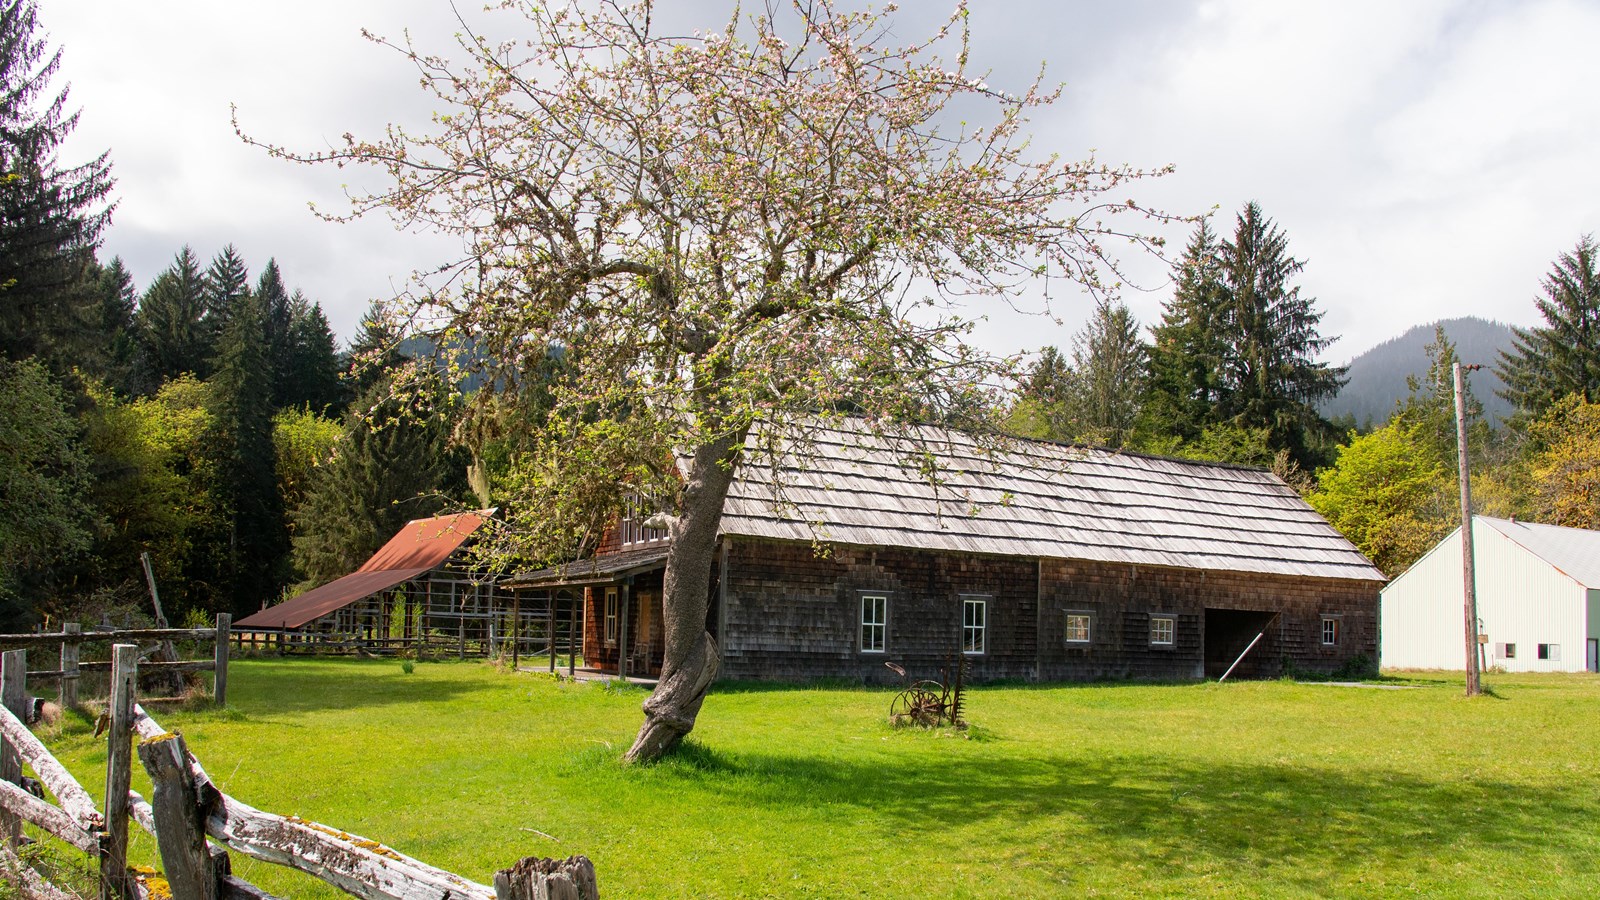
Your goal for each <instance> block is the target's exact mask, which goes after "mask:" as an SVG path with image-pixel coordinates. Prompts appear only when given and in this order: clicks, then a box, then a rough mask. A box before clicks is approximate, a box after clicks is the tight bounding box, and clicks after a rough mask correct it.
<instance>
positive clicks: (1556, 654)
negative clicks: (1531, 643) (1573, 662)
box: [1539, 644, 1561, 662]
mask: <svg viewBox="0 0 1600 900" xmlns="http://www.w3.org/2000/svg"><path fill="white" fill-rule="evenodd" d="M1539 658H1540V659H1547V660H1550V661H1551V662H1560V661H1561V645H1560V644H1540V645H1539Z"/></svg>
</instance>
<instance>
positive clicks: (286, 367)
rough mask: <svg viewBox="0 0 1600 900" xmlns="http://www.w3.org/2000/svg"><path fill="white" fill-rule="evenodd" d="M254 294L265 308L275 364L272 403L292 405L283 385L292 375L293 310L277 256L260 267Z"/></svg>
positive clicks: (269, 353)
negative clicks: (285, 394)
mask: <svg viewBox="0 0 1600 900" xmlns="http://www.w3.org/2000/svg"><path fill="white" fill-rule="evenodd" d="M255 295H256V297H257V298H258V300H259V301H260V303H261V306H262V308H263V309H264V310H265V311H266V341H267V359H268V361H269V362H270V364H271V366H272V385H273V389H272V390H273V392H272V405H273V406H275V407H278V408H280V409H281V408H283V407H285V406H290V405H292V404H291V403H289V402H288V401H287V400H285V398H284V388H285V385H286V384H288V382H289V381H290V379H291V378H292V373H291V372H290V366H291V365H292V363H291V360H290V357H291V347H290V330H291V328H292V326H293V321H292V320H293V311H292V310H291V308H290V304H289V292H288V290H287V289H285V288H284V285H283V273H282V272H281V271H279V269H278V261H277V260H276V259H269V260H267V266H266V268H264V269H262V270H261V277H260V278H258V279H256V289H255Z"/></svg>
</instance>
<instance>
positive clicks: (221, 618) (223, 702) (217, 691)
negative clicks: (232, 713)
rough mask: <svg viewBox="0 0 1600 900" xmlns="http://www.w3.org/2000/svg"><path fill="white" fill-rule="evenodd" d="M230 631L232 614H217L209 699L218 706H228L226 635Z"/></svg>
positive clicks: (231, 628)
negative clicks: (214, 657) (214, 653)
mask: <svg viewBox="0 0 1600 900" xmlns="http://www.w3.org/2000/svg"><path fill="white" fill-rule="evenodd" d="M232 630H233V613H217V649H216V664H217V672H216V679H215V680H213V681H212V683H211V698H212V700H213V701H215V702H216V704H217V705H218V706H227V705H228V646H229V644H228V634H229V632H231V631H232Z"/></svg>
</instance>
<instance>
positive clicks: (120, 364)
mask: <svg viewBox="0 0 1600 900" xmlns="http://www.w3.org/2000/svg"><path fill="white" fill-rule="evenodd" d="M90 275H91V276H92V277H93V279H94V296H95V315H94V319H93V323H92V324H93V326H94V330H95V331H96V332H97V333H98V334H99V335H100V337H101V340H100V341H98V342H97V344H98V346H97V347H96V351H97V352H95V353H93V354H92V355H90V356H87V357H85V358H83V360H82V363H83V365H84V368H86V369H88V370H89V371H90V373H91V374H93V375H96V376H98V377H100V378H101V379H102V380H104V381H105V382H106V383H107V384H108V385H110V386H111V387H112V388H114V389H115V390H117V391H119V392H121V393H124V394H127V393H131V392H132V390H133V387H134V380H135V377H136V376H135V373H136V368H137V362H138V353H139V343H138V340H137V339H136V337H135V335H134V312H135V310H136V309H137V308H138V295H137V293H136V292H135V291H134V287H133V276H132V275H130V274H128V269H127V267H126V266H124V265H123V264H122V257H120V256H114V257H112V258H111V262H110V263H109V264H107V265H104V266H102V265H100V264H98V263H96V264H95V265H94V266H93V267H92V268H91V270H90Z"/></svg>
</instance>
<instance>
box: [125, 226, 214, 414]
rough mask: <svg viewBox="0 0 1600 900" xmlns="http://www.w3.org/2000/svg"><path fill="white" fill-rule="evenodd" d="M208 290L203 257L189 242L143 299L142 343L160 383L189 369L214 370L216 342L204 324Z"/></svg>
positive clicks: (199, 372) (193, 371)
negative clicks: (205, 281) (196, 252)
mask: <svg viewBox="0 0 1600 900" xmlns="http://www.w3.org/2000/svg"><path fill="white" fill-rule="evenodd" d="M204 291H205V285H204V281H203V277H202V276H201V274H200V261H199V260H197V259H195V255H194V251H193V250H191V249H189V248H188V247H187V246H185V247H184V248H183V249H182V250H179V251H178V254H177V255H176V256H175V257H173V260H172V265H171V266H169V267H168V268H167V269H166V270H165V271H163V272H162V273H161V274H160V275H157V276H156V279H155V281H153V282H151V284H150V287H149V288H147V289H146V290H145V292H144V297H143V298H142V299H141V300H140V301H139V314H138V326H139V341H140V344H141V345H142V347H143V352H144V357H145V361H146V365H147V366H148V367H149V370H150V376H151V377H152V378H154V379H155V380H156V381H157V382H158V383H159V382H163V381H166V380H168V379H171V378H176V377H178V376H180V375H183V374H185V373H188V374H193V375H196V376H198V377H201V378H204V377H206V376H207V375H209V374H210V372H211V355H212V352H213V348H214V346H215V342H214V340H213V335H212V334H211V331H210V328H209V326H208V325H207V324H206V323H205V317H206V298H205V292H204Z"/></svg>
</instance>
